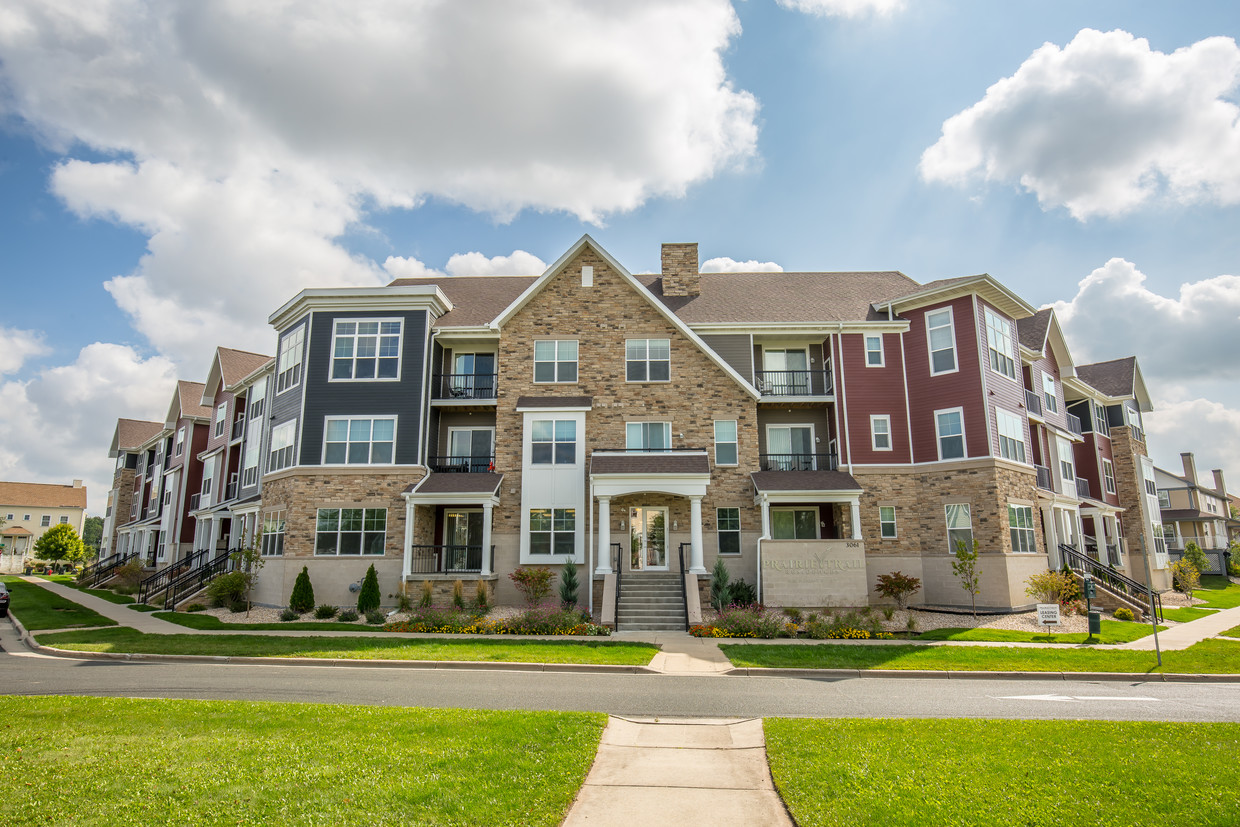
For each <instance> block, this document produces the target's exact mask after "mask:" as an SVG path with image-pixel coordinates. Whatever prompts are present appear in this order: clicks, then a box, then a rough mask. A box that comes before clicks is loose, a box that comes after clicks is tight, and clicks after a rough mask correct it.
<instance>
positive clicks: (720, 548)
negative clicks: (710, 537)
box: [715, 505, 744, 558]
mask: <svg viewBox="0 0 1240 827" xmlns="http://www.w3.org/2000/svg"><path fill="white" fill-rule="evenodd" d="M725 510H726V511H735V512H736V528H735V529H731V528H729V529H728V530H727V533H728V534H732V533H734V532H735V534H736V551H724V550H723V545H722V543H720V541H719V538H720V537H721V536H722V534H723V529H721V528H719V512H720V511H725ZM741 530H742V524H741V509H740V506H735V505H717V506H715V554H717V555H719V556H721V557H733V558H736V557H740V556H741V555H742V554H743V553H744V549H742V548H741Z"/></svg>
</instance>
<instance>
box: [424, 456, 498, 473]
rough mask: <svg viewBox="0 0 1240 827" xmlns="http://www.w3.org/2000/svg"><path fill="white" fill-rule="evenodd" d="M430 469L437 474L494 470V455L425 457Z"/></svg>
mask: <svg viewBox="0 0 1240 827" xmlns="http://www.w3.org/2000/svg"><path fill="white" fill-rule="evenodd" d="M426 463H427V465H428V466H430V469H431V470H432V471H434V472H436V473H439V474H454V473H455V474H485V473H486V472H488V471H494V470H495V455H494V454H484V455H480V456H475V457H451V456H449V457H427V460H426Z"/></svg>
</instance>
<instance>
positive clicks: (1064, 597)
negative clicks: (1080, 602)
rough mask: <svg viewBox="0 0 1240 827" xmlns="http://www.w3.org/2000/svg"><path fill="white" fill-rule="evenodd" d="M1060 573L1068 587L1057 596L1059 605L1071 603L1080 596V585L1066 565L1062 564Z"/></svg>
mask: <svg viewBox="0 0 1240 827" xmlns="http://www.w3.org/2000/svg"><path fill="white" fill-rule="evenodd" d="M1059 571H1060V573H1061V574H1062V575H1063V576H1064V577H1066V578H1067V583H1068V587H1067V588H1066V589H1065V590H1064V591H1063V592H1062V593H1060V595H1059V605H1061V606H1062V605H1065V604H1067V603H1071V602H1072V601H1073V600H1076V599H1077V598H1078V597H1080V596H1081V584H1080V583H1078V582H1076V576H1075V575H1074V574H1073V573H1072V569H1070V568H1068V564H1067V563H1064V564H1063V568H1062V569H1060V570H1059Z"/></svg>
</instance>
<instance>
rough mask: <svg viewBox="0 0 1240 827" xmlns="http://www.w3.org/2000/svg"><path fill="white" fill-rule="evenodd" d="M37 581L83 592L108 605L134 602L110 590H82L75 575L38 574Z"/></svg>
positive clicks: (127, 596)
mask: <svg viewBox="0 0 1240 827" xmlns="http://www.w3.org/2000/svg"><path fill="white" fill-rule="evenodd" d="M39 579H40V580H46V581H48V582H49V583H59V584H60V585H62V586H68V587H69V588H71V589H77V590H78V591H80V592H85V593H86V594H89V595H94V596H95V597H98V598H100V599H102V600H106V601H108V602H109V603H116V604H117V605H121V606H123V605H126V604H129V603H133V602H134V599H133V598H132V597H130V596H129V595H127V594H117V593H116V592H114V591H112V590H111V589H87V588H84V587H83V586H82V585H81V584H79V583H78V580H77V575H76V574H40V575H39Z"/></svg>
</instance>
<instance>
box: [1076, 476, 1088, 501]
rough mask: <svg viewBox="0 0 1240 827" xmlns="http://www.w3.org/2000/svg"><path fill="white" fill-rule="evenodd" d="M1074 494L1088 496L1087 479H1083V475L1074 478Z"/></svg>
mask: <svg viewBox="0 0 1240 827" xmlns="http://www.w3.org/2000/svg"><path fill="white" fill-rule="evenodd" d="M1076 495H1077V496H1078V497H1088V496H1089V480H1087V479H1085V478H1084V477H1077V478H1076Z"/></svg>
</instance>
